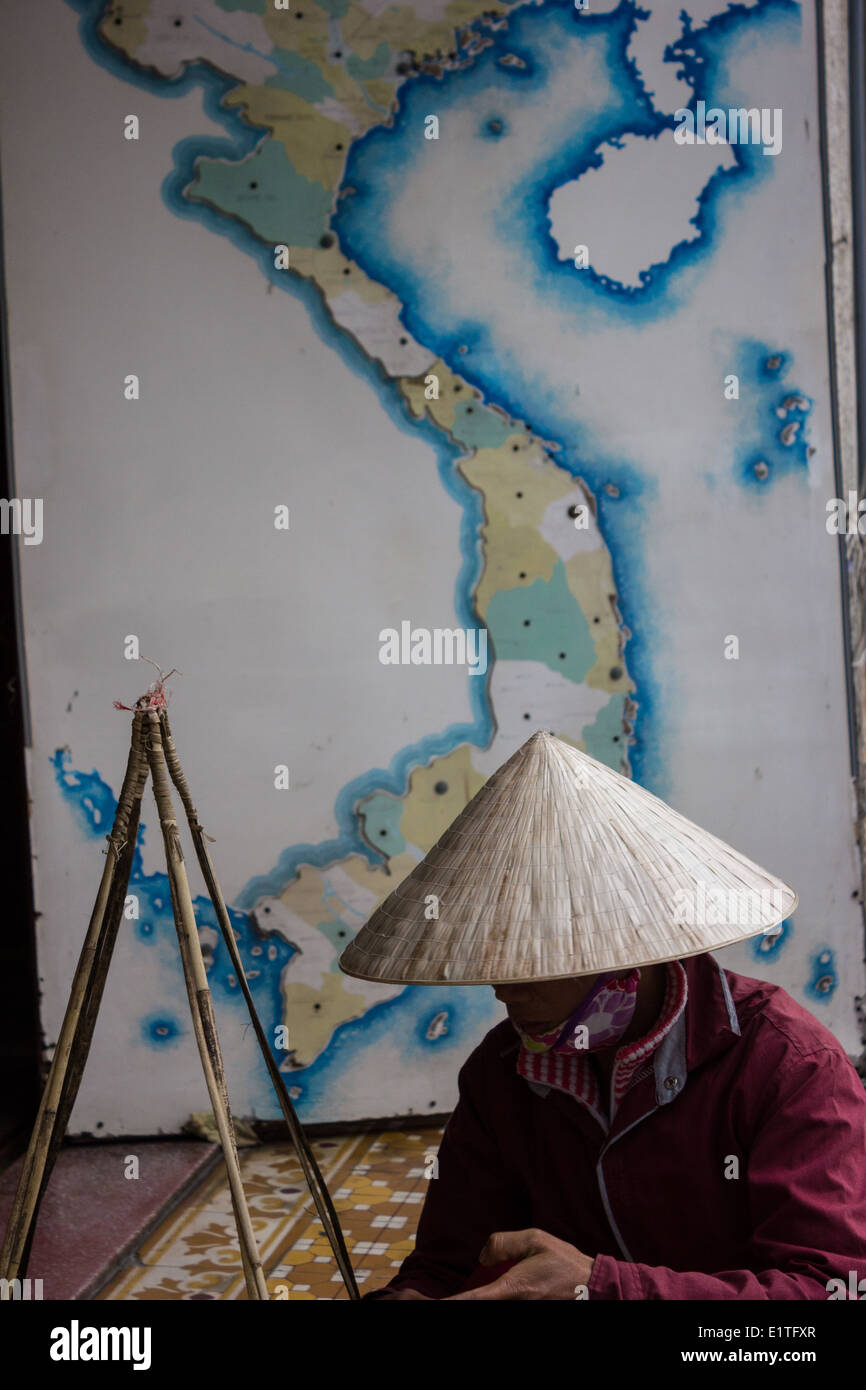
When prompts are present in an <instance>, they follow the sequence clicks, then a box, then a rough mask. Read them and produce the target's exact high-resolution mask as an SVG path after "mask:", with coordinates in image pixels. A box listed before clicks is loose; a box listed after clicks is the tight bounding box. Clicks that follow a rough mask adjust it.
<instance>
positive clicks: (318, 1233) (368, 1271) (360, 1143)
mask: <svg viewBox="0 0 866 1390" xmlns="http://www.w3.org/2000/svg"><path fill="white" fill-rule="evenodd" d="M441 1137H442V1130H441V1129H425V1130H424V1131H423V1132H420V1133H414V1134H404V1133H399V1132H395V1131H384V1132H379V1133H376V1132H371V1133H368V1134H350V1135H341V1136H340V1137H338V1138H334V1139H317V1140H314V1141H313V1152H314V1153H315V1155H316V1161H317V1163H318V1164H319V1167H320V1169H321V1171H322V1176H323V1177H324V1179H325V1182H326V1183H327V1184H328V1188H329V1191H330V1193H331V1196H332V1198H333V1201H334V1206H335V1207H336V1209H337V1211H338V1213H339V1215H340V1223H341V1225H342V1227H343V1234H344V1236H345V1238H346V1245H347V1247H348V1250H349V1255H350V1258H351V1261H352V1266H353V1268H354V1270H355V1277H356V1279H357V1281H358V1287H359V1288H360V1290H361V1292H362V1293H365V1292H366V1291H367V1290H368V1289H378V1288H382V1286H383V1285H384V1284H387V1282H388V1280H389V1279H390V1278H391V1277H392V1275H393V1272H394V1270H395V1269H396V1268H397V1267H398V1266H399V1265H400V1264H401V1263H402V1261H403V1259H404V1258H405V1256H406V1255H407V1254H408V1253H409V1251H410V1250H411V1248H412V1243H413V1241H414V1239H415V1228H416V1226H417V1224H418V1216H419V1213H420V1210H421V1204H422V1203H423V1201H424V1196H425V1193H426V1190H427V1181H428V1179H427V1178H426V1176H425V1170H429V1169H431V1168H432V1163H431V1162H430V1159H432V1156H433V1155H435V1153H436V1150H437V1148H438V1146H439V1141H440V1139H441ZM240 1160H241V1171H242V1175H243V1182H244V1190H245V1192H246V1194H247V1202H248V1204H249V1208H250V1216H251V1218H252V1223H253V1229H254V1231H255V1234H256V1239H257V1241H258V1245H259V1251H260V1253H261V1256H262V1264H263V1266H264V1270H265V1275H266V1278H267V1284H268V1289H269V1290H270V1293H271V1297H272V1298H286V1297H288V1298H289V1299H329V1300H330V1299H340V1298H343V1299H347V1298H348V1295H347V1293H346V1290H345V1287H344V1285H343V1281H342V1279H341V1277H340V1275H339V1273H338V1272H337V1269H336V1266H335V1264H334V1259H333V1256H332V1254H331V1248H330V1246H329V1245H328V1242H327V1239H326V1237H325V1235H324V1232H323V1231H322V1226H321V1223H320V1221H319V1219H318V1216H317V1213H316V1209H315V1206H314V1205H313V1200H312V1198H311V1197H310V1195H309V1192H308V1191H307V1186H306V1183H305V1182H304V1176H303V1173H302V1171H301V1167H300V1164H299V1163H298V1161H297V1159H296V1157H295V1151H294V1149H293V1148H292V1146H291V1145H290V1144H262V1145H258V1146H256V1147H253V1148H244V1149H241V1150H240ZM246 1296H247V1295H246V1287H245V1285H244V1278H243V1271H242V1269H241V1259H240V1251H239V1247H238V1241H237V1235H236V1232H235V1225H234V1219H233V1217H232V1209H231V1199H230V1196H229V1189H228V1183H227V1182H226V1178H225V1167H224V1165H223V1164H222V1163H220V1164H219V1166H218V1168H217V1169H216V1170H215V1171H214V1172H213V1173H212V1174H211V1175H210V1176H209V1177H207V1178H206V1179H205V1180H204V1181H203V1182H202V1183H201V1185H200V1186H199V1187H198V1188H196V1190H195V1191H193V1192H192V1193H191V1194H190V1195H189V1196H188V1197H187V1198H186V1199H185V1200H184V1201H183V1202H182V1203H181V1204H180V1206H178V1207H177V1208H176V1209H175V1210H174V1211H173V1212H172V1213H171V1215H170V1216H169V1217H167V1218H166V1220H165V1221H164V1222H163V1224H162V1225H161V1226H160V1227H159V1229H158V1230H157V1231H156V1232H155V1233H154V1234H153V1235H152V1236H150V1238H149V1239H148V1240H146V1241H145V1243H144V1244H143V1245H142V1246H141V1247H140V1248H139V1250H138V1252H137V1255H136V1257H135V1261H134V1263H133V1265H132V1266H131V1267H128V1268H126V1269H124V1270H123V1271H122V1272H121V1273H120V1274H118V1275H117V1276H116V1277H115V1278H114V1279H112V1280H111V1281H110V1283H108V1284H106V1285H105V1287H104V1288H102V1289H101V1290H100V1292H99V1293H98V1294H97V1295H96V1297H97V1299H235V1298H236V1299H245V1298H246Z"/></svg>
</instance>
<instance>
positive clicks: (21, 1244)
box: [0, 713, 147, 1280]
mask: <svg viewBox="0 0 866 1390" xmlns="http://www.w3.org/2000/svg"><path fill="white" fill-rule="evenodd" d="M143 719H144V716H143V714H141V713H136V714H135V716H134V718H133V721H132V736H131V742H130V750H129V758H128V761H127V765H126V774H125V776H124V779H123V785H122V787H121V790H120V796H119V798H118V802H117V810H116V812H115V816H114V824H113V826H112V829H111V834H110V835H107V836H106V839H107V840H108V851H107V858H106V861H105V868H104V869H103V872H102V880H101V882H100V885H99V891H98V893H97V895H96V902H95V904H94V907H93V912H92V914H91V917H90V923H89V925H88V928H87V935H86V936H85V938H84V944H83V946H82V948H81V954H80V956H79V959H78V965H77V967H76V970H75V975H74V977H73V981H72V988H71V991H70V996H69V1003H68V1004H67V1006H66V1013H65V1015H64V1018H63V1024H62V1026H61V1029H60V1036H59V1037H58V1039H57V1045H56V1047H55V1049H54V1056H53V1058H52V1061H51V1066H50V1068H49V1071H48V1077H47V1080H46V1083H45V1088H44V1090H43V1092H42V1099H41V1101H40V1103H39V1110H38V1112H37V1115H36V1121H35V1123H34V1126H33V1132H32V1134H31V1136H30V1144H29V1146H28V1149H27V1153H26V1155H25V1158H24V1166H23V1168H22V1170H21V1176H20V1178H19V1180H18V1187H17V1190H16V1193H15V1199H14V1202H13V1204H12V1212H11V1214H10V1217H9V1223H8V1225H7V1228H6V1236H5V1239H4V1242H3V1249H2V1251H0V1277H2V1278H4V1279H10V1280H11V1279H15V1278H19V1277H21V1276H22V1275H23V1274H24V1272H25V1270H26V1267H27V1259H28V1256H29V1252H30V1247H31V1244H32V1239H33V1230H34V1227H35V1222H36V1217H37V1214H38V1212H39V1207H40V1205H41V1202H42V1197H43V1195H44V1192H45V1189H46V1187H47V1185H48V1179H49V1178H50V1176H51V1171H52V1169H53V1167H54V1163H55V1160H56V1157H57V1152H58V1150H59V1148H60V1143H61V1141H62V1139H63V1135H64V1133H65V1130H66V1125H67V1123H68V1120H69V1115H70V1113H71V1111H72V1107H73V1105H74V1103H75V1098H76V1096H77V1094H78V1088H79V1085H80V1082H81V1076H82V1074H83V1071H84V1065H85V1062H86V1061H87V1055H88V1052H89V1050H90V1042H91V1039H92V1036H93V1028H94V1025H95V1022H96V1015H97V1012H98V1009H99V1002H100V1000H101V998H102V991H103V988H104V985H105V978H106V975H107V973H108V966H109V964H110V961H111V955H112V951H113V949H114V943H115V940H116V938H117V930H118V927H119V925H120V920H121V917H122V915H123V907H124V902H125V899H126V889H127V886H128V883H129V874H130V870H131V867H132V860H133V856H134V854H135V844H136V839H137V833H138V819H139V811H140V807H141V797H142V793H143V790H144V784H145V782H146V780H147V759H146V756H145V752H144V740H143V732H144V731H143Z"/></svg>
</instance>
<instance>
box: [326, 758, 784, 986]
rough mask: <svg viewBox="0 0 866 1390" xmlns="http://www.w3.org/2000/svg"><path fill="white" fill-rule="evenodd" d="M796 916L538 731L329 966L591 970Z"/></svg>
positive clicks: (453, 979)
mask: <svg viewBox="0 0 866 1390" xmlns="http://www.w3.org/2000/svg"><path fill="white" fill-rule="evenodd" d="M796 906H797V894H796V893H795V892H794V891H793V889H791V888H789V887H788V886H787V885H786V884H784V883H782V881H781V879H778V878H775V877H774V876H773V874H770V873H767V872H766V870H764V869H762V868H760V867H759V866H758V865H757V864H754V863H753V862H752V860H751V859H747V858H746V857H745V855H742V854H739V853H738V852H737V850H735V849H732V848H731V846H730V845H727V844H725V842H724V841H723V840H719V839H717V838H716V836H715V835H710V834H709V833H708V832H707V831H706V830H701V828H700V826H697V825H695V824H694V823H693V822H692V821H690V820H686V818H685V816H681V815H680V814H679V813H678V812H677V811H674V810H672V809H671V807H670V806H667V805H666V804H665V802H663V801H660V800H659V798H658V797H657V796H653V795H652V793H651V792H648V791H646V790H645V789H644V788H643V787H640V786H638V785H637V783H636V782H632V781H630V780H629V779H628V778H627V777H623V776H621V775H620V773H618V772H614V771H613V770H612V769H611V768H609V767H607V766H605V764H604V763H600V762H597V761H596V759H595V758H591V757H589V755H588V754H586V753H581V752H580V751H579V749H577V748H573V747H572V746H571V744H568V743H563V741H562V740H561V739H558V738H554V736H553V735H552V734H548V733H537V734H533V736H532V738H530V739H529V740H528V741H527V742H526V743H524V745H523V747H522V748H519V749H518V751H517V752H516V753H515V754H514V756H513V757H511V758H509V759H508V761H507V762H506V763H504V764H503V765H502V767H500V768H499V769H498V771H496V772H495V773H494V774H493V776H492V777H490V778H489V779H488V780H487V782H485V784H484V786H483V787H482V788H481V790H480V791H479V792H478V793H477V795H476V796H474V797H473V798H472V800H471V801H470V802H469V803H468V805H467V806H465V807H464V808H463V810H462V811H461V812H460V814H459V815H458V816H457V818H456V820H454V821H453V822H452V823H451V825H450V826H449V827H448V829H447V830H446V831H445V834H444V835H443V836H442V838H441V839H440V840H439V842H438V843H437V844H435V845H434V846H433V848H432V849H431V850H430V851H429V853H428V854H427V855H425V857H424V858H423V859H422V860H421V861H420V863H419V864H418V865H417V866H416V867H415V868H414V869H413V870H412V872H411V873H410V874H409V875H408V876H407V877H406V878H405V879H404V880H403V881H402V883H400V884H399V886H398V887H397V888H395V890H394V892H393V893H391V894H390V895H389V896H388V897H387V898H386V899H385V901H384V902H383V903H381V904H380V905H379V907H378V908H377V909H376V911H375V912H374V913H373V915H372V917H371V918H370V919H369V921H368V922H367V923H366V924H365V926H363V927H362V928H361V930H360V931H359V932H358V934H357V936H356V937H355V939H354V941H352V942H351V944H350V945H349V946H347V947H346V950H345V951H344V952H343V954H342V956H341V957H340V968H341V970H343V971H344V972H345V974H347V975H353V976H356V977H357V978H359V979H362V980H380V981H382V982H387V983H393V984H407V985H408V984H419V985H420V984H443V983H444V984H463V985H473V984H507V983H513V982H516V981H520V980H553V979H561V978H563V977H568V976H575V975H590V974H592V975H594V974H597V973H599V972H601V971H605V970H616V969H624V968H626V967H628V968H633V967H636V966H641V965H652V964H655V963H656V962H659V961H665V960H676V959H679V958H680V957H683V956H692V955H697V954H698V953H699V952H701V951H710V950H717V949H720V948H721V947H723V946H730V945H733V944H734V942H737V941H743V940H746V939H747V938H748V937H751V936H757V935H758V934H759V933H761V932H766V931H767V930H768V929H770V928H771V927H773V926H775V925H776V924H777V923H779V922H781V921H782V920H783V919H784V918H785V917H787V916H788V915H789V914H790V913H791V912H793V910H794V908H795V907H796ZM437 914H438V915H437Z"/></svg>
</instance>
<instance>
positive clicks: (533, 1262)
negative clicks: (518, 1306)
mask: <svg viewBox="0 0 866 1390" xmlns="http://www.w3.org/2000/svg"><path fill="white" fill-rule="evenodd" d="M478 1260H479V1264H482V1265H499V1264H504V1263H505V1261H506V1260H517V1261H519V1263H518V1264H515V1265H513V1266H512V1268H511V1269H508V1270H506V1271H505V1273H504V1274H503V1275H501V1276H500V1278H499V1279H496V1280H495V1281H494V1282H493V1283H492V1284H482V1286H481V1287H480V1288H478V1289H468V1290H467V1292H466V1293H455V1294H451V1296H450V1298H449V1299H447V1300H444V1301H447V1302H454V1301H455V1300H456V1299H458V1298H509V1299H551V1300H553V1299H560V1300H562V1299H575V1298H586V1286H587V1285H588V1283H589V1277H590V1275H591V1274H592V1266H593V1263H594V1261H593V1259H592V1257H591V1256H589V1255H584V1254H582V1253H581V1251H580V1250H578V1249H577V1247H576V1246H574V1245H569V1244H568V1243H567V1242H566V1241H564V1240H558V1239H557V1237H556V1236H551V1235H548V1233H547V1231H538V1230H534V1229H533V1230H529V1231H497V1232H496V1233H495V1234H494V1235H492V1236H491V1237H490V1239H489V1240H488V1242H487V1244H486V1245H485V1247H484V1249H483V1250H482V1251H481V1254H480V1255H479V1257H478Z"/></svg>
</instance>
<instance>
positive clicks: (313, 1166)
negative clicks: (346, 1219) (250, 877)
mask: <svg viewBox="0 0 866 1390" xmlns="http://www.w3.org/2000/svg"><path fill="white" fill-rule="evenodd" d="M162 745H163V752H164V754H165V760H166V763H167V765H168V770H169V773H170V775H171V780H172V781H173V782H174V785H175V787H176V788H177V791H178V795H179V796H180V799H181V801H182V803H183V807H184V810H185V812H186V817H187V821H188V822H189V828H190V832H191V834H192V838H193V844H194V846H195V852H196V856H197V858H198V862H199V865H200V867H201V871H202V875H203V877H204V880H205V884H206V885H207V891H208V895H209V897H210V900H211V902H212V903H213V905H214V909H215V911H216V914H217V919H218V921H219V924H220V930H221V932H222V936H223V940H224V941H225V944H226V948H227V950H228V953H229V958H230V960H231V962H232V968H233V970H234V972H235V976H236V977H237V980H238V983H239V985H240V987H241V991H242V993H243V996H244V999H245V1000H246V1005H247V1008H248V1010H249V1014H250V1018H251V1020H252V1025H253V1029H254V1031H255V1034H256V1037H257V1039H258V1043H259V1047H260V1049H261V1053H262V1056H263V1057H264V1059H265V1063H266V1065H267V1068H268V1072H269V1075H270V1078H271V1081H272V1083H273V1086H274V1090H275V1091H276V1095H277V1100H278V1101H279V1105H280V1109H281V1110H282V1112H283V1117H284V1119H285V1121H286V1124H287V1125H288V1128H289V1133H290V1134H291V1137H292V1140H293V1142H294V1145H295V1150H296V1152H297V1155H298V1158H299V1160H300V1164H301V1167H302V1169H303V1172H304V1177H305V1178H306V1180H307V1186H308V1187H309V1189H310V1193H311V1194H312V1198H313V1201H314V1203H315V1206H316V1211H317V1212H318V1214H319V1220H320V1221H321V1223H322V1226H323V1228H324V1231H325V1234H326V1236H327V1238H328V1242H329V1244H330V1246H331V1250H332V1251H333V1254H334V1259H335V1260H336V1262H337V1268H338V1269H339V1271H340V1273H341V1275H342V1276H343V1282H344V1283H345V1285H346V1289H347V1291H348V1294H349V1298H350V1299H353V1300H355V1299H360V1297H361V1295H360V1293H359V1291H358V1285H357V1283H356V1281H355V1274H354V1270H353V1269H352V1264H351V1260H350V1258H349V1252H348V1250H347V1249H346V1243H345V1240H344V1237H343V1232H342V1228H341V1226H340V1219H339V1217H338V1215H337V1212H336V1210H335V1208H334V1205H333V1202H332V1201H331V1195H330V1193H329V1191H328V1188H327V1185H326V1183H325V1180H324V1178H323V1177H322V1174H321V1172H320V1170H319V1165H318V1164H317V1162H316V1158H315V1155H314V1154H313V1151H312V1149H311V1147H310V1144H309V1141H308V1139H307V1136H306V1134H305V1133H304V1129H303V1126H302V1125H301V1122H300V1120H299V1119H298V1116H297V1113H296V1111H295V1107H294V1106H293V1105H292V1102H291V1098H290V1096H289V1093H288V1091H287V1090H286V1086H285V1082H284V1081H283V1078H282V1075H281V1073H280V1069H279V1067H278V1066H277V1064H276V1062H275V1060H274V1056H273V1053H272V1052H271V1048H270V1044H269V1043H268V1039H267V1036H266V1035H265V1031H264V1028H263V1027H262V1023H261V1020H260V1018H259V1015H258V1012H257V1011H256V1006H255V1004H254V1002H253V997H252V994H251V992H250V987H249V984H248V983H247V978H246V974H245V972H244V968H243V962H242V961H241V957H240V953H239V951H238V947H237V942H236V940H235V934H234V931H233V930H232V925H231V922H230V920H229V915H228V910H227V908H226V904H225V899H224V898H223V895H222V890H221V888H220V886H219V883H218V882H217V877H216V872H215V870H214V866H213V862H212V860H211V857H210V853H209V851H208V848H207V845H206V844H205V831H204V827H203V826H202V824H201V822H200V820H199V818H198V812H197V810H196V808H195V805H194V804H193V800H192V794H191V792H190V789H189V784H188V782H187V780H186V777H185V775H184V772H183V769H182V767H181V765H180V759H179V758H178V755H177V749H176V747H175V743H174V739H173V737H172V733H171V726H170V725H169V721H168V715H167V714H166V713H163V714H162Z"/></svg>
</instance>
